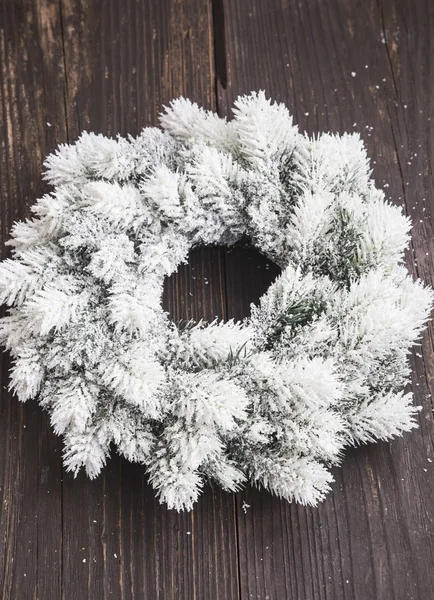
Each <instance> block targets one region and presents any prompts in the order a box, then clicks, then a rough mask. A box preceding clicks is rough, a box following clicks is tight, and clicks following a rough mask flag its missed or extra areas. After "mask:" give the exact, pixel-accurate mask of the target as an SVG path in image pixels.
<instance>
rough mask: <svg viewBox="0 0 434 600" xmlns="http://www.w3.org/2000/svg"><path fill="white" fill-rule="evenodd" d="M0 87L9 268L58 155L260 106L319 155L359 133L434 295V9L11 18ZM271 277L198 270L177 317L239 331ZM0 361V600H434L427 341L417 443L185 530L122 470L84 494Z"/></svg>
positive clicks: (237, 1) (248, 1)
mask: <svg viewBox="0 0 434 600" xmlns="http://www.w3.org/2000/svg"><path fill="white" fill-rule="evenodd" d="M0 68H1V70H0V194H1V198H0V200H1V202H0V234H1V242H2V245H1V247H2V252H3V256H5V250H4V246H3V242H4V241H5V239H6V238H7V232H8V230H9V228H10V226H11V224H12V222H13V220H15V219H18V218H22V217H24V216H25V215H26V214H27V213H28V207H29V206H30V205H31V204H32V203H33V201H34V199H35V198H36V197H37V196H38V195H40V194H41V192H43V191H44V184H43V183H42V182H41V179H40V171H41V165H42V161H43V157H44V156H45V155H46V154H47V153H48V152H49V151H51V150H52V149H53V148H54V147H55V146H56V144H57V143H59V142H66V141H73V140H74V139H76V137H77V135H78V134H79V132H80V131H81V130H82V129H88V130H94V131H97V132H102V133H106V134H110V135H115V134H116V133H121V134H126V133H128V132H129V133H132V134H135V133H137V132H138V131H139V130H140V129H141V127H143V126H146V125H151V124H156V122H157V116H158V112H159V110H160V108H161V105H162V104H164V103H167V102H168V101H169V100H170V99H171V98H172V97H175V96H178V95H180V94H184V95H186V96H189V97H190V98H192V99H194V100H196V101H197V102H199V103H201V104H203V105H204V106H206V107H207V108H213V109H218V111H219V112H220V114H222V115H226V114H228V111H229V107H230V105H231V103H232V102H233V100H234V99H235V98H236V96H237V95H238V94H240V93H244V92H249V91H251V90H254V89H260V88H264V89H265V90H266V91H267V93H268V94H270V95H271V96H272V97H273V98H275V99H277V100H281V101H284V102H285V103H286V104H287V105H288V106H289V107H290V109H291V111H292V112H293V114H294V118H295V121H296V122H297V123H298V124H299V125H300V127H301V128H302V129H305V130H307V131H309V132H310V133H312V132H315V131H326V130H327V131H335V132H343V131H346V130H350V131H352V130H358V131H360V132H361V133H362V136H363V138H364V140H365V142H366V144H367V146H368V149H369V153H370V155H371V156H372V157H373V160H374V161H375V162H374V163H373V168H374V176H375V178H376V180H377V182H378V183H379V184H380V185H388V187H387V188H386V191H387V193H388V195H390V197H391V198H392V200H393V201H395V202H397V203H401V204H402V205H403V206H404V207H405V210H406V212H407V213H408V214H409V215H410V216H411V217H412V218H413V223H414V227H413V235H412V247H411V252H409V254H408V266H409V268H410V269H411V270H412V271H413V273H414V274H415V275H416V276H420V277H422V278H423V279H424V280H425V281H427V282H428V283H431V284H433V283H434V264H433V263H434V221H433V212H434V198H433V163H432V157H433V150H434V148H433V139H434V137H433V126H434V104H433V102H432V100H431V98H432V95H433V91H434V89H433V87H434V84H433V81H434V5H433V3H432V2H431V0H413V1H412V2H407V1H406V0H366V1H365V2H361V1H359V0H330V1H328V2H324V1H321V0H305V1H304V2H296V1H295V0H294V1H293V0H266V1H265V0H214V1H212V0H137V1H134V0H122V2H121V1H119V0H110V1H104V0H60V1H57V0H56V1H50V0H2V1H0ZM353 74H354V75H353ZM275 274H276V271H275V269H274V267H273V266H269V265H267V264H266V261H264V259H262V258H261V257H260V256H258V255H257V254H255V253H251V252H248V251H246V250H243V249H234V250H230V251H227V250H224V249H218V248H217V249H216V248H211V249H203V250H200V251H197V252H195V253H193V255H192V257H191V260H190V263H189V265H188V266H187V267H185V268H182V269H180V272H179V273H178V274H177V275H176V276H174V277H173V278H172V279H171V281H169V282H168V284H167V286H166V293H165V302H166V306H167V308H168V309H169V310H170V312H171V314H172V315H173V317H174V318H175V319H179V318H191V317H193V318H197V319H198V318H201V317H204V318H208V319H210V318H213V317H214V316H215V315H219V316H221V317H224V318H230V317H234V318H241V317H243V316H245V315H246V314H248V310H249V303H250V302H251V301H256V300H257V299H258V297H259V295H260V294H261V293H262V292H263V291H264V289H266V287H267V286H268V284H269V282H270V281H271V280H272V278H273V277H274V276H275ZM1 361H2V364H1V366H2V387H1V392H2V393H1V402H0V413H1V415H0V501H1V505H0V596H1V598H3V599H5V600H6V599H7V600H9V599H19V600H23V599H25V600H26V599H27V598H35V599H38V600H51V599H62V600H81V599H84V598H91V599H96V600H100V599H102V598H113V599H117V598H119V599H124V600H128V599H129V598H146V599H148V598H149V599H152V600H153V599H154V598H160V599H162V600H166V599H174V600H175V599H176V600H178V599H180V600H184V599H185V600H193V599H195V600H196V599H197V600H208V599H209V600H214V599H216V600H232V599H235V598H237V599H242V600H247V599H250V598H254V599H259V598H260V599H265V598H268V599H269V600H286V599H291V600H292V599H294V600H295V599H297V600H311V599H312V600H317V599H320V600H323V599H324V600H326V599H327V600H340V599H343V598H345V599H348V600H352V599H357V600H371V599H372V600H377V599H381V600H389V599H395V600H403V599H414V600H430V599H431V598H434V524H433V521H434V502H433V495H434V494H433V490H434V443H433V442H434V428H433V413H432V399H431V395H430V394H431V393H433V389H432V388H433V377H434V357H433V328H432V326H430V328H429V331H428V332H427V334H426V335H425V337H424V341H423V345H422V349H416V350H415V352H414V353H413V355H412V366H413V373H414V376H413V389H414V392H415V396H416V402H417V404H420V405H422V406H423V410H422V411H421V412H420V416H419V423H420V428H419V430H418V431H414V432H412V433H411V434H408V435H406V436H405V437H404V438H403V439H400V440H396V441H395V442H393V443H392V444H390V445H387V444H377V445H373V446H368V447H363V448H359V449H357V450H354V451H351V452H349V453H348V455H347V457H346V459H345V462H344V464H343V467H342V469H340V470H336V472H335V477H336V483H335V484H334V486H333V492H332V494H330V496H329V497H328V499H327V500H326V501H325V502H324V503H323V504H322V505H321V506H320V507H319V508H316V509H311V508H303V507H300V506H295V505H289V504H287V503H285V502H282V501H279V500H277V499H275V498H273V497H271V496H270V495H269V494H267V493H265V492H258V491H256V490H252V489H249V488H247V489H245V490H244V491H242V492H240V493H239V494H236V495H230V494H226V493H224V492H221V491H220V490H218V489H211V488H209V489H207V490H206V492H205V493H204V495H203V496H202V498H201V500H200V501H199V503H198V505H197V507H196V509H195V510H194V511H193V512H192V513H190V514H177V513H174V512H170V511H167V510H166V509H165V508H163V507H160V506H159V504H158V503H157V502H156V501H155V499H154V497H153V493H152V491H151V489H150V488H149V486H147V484H146V482H145V478H144V477H143V472H142V469H141V468H140V467H139V466H137V465H130V464H129V463H127V462H126V461H124V460H121V459H119V458H118V457H115V456H114V457H113V458H112V459H111V460H110V462H109V464H108V466H107V468H106V469H105V471H104V473H103V475H101V476H100V477H99V478H98V479H97V480H96V481H93V482H89V481H87V480H86V478H85V477H84V476H79V477H78V478H77V479H76V480H74V479H73V478H72V477H71V476H70V475H69V474H67V473H64V471H63V468H62V464H61V452H62V445H61V441H60V440H59V439H58V438H56V437H55V436H54V434H53V433H52V432H51V430H50V426H49V420H48V418H47V415H45V414H44V413H42V411H41V410H40V409H39V408H38V406H37V404H36V403H34V402H30V403H28V404H26V405H21V404H19V403H18V402H17V401H16V400H15V399H14V398H11V396H10V394H8V392H7V382H8V368H9V359H8V356H7V355H1ZM431 461H433V462H431ZM246 504H247V505H249V507H246ZM243 505H244V509H243Z"/></svg>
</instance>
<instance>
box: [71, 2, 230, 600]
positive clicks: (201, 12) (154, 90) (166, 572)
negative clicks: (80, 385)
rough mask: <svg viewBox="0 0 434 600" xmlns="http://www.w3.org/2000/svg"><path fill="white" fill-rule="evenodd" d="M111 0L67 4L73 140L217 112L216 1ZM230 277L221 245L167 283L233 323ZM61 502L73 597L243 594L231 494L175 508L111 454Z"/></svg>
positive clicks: (169, 300)
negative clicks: (200, 109)
mask: <svg viewBox="0 0 434 600" xmlns="http://www.w3.org/2000/svg"><path fill="white" fill-rule="evenodd" d="M102 4H103V7H104V9H103V10H101V2H85V1H81V0H62V2H61V7H62V26H63V34H64V48H65V70H66V88H67V93H66V110H67V124H68V132H69V139H70V140H73V139H74V138H75V137H76V136H77V135H78V134H79V132H80V131H81V130H82V129H88V130H93V131H96V132H102V133H104V134H109V135H115V134H117V133H121V134H126V133H131V134H136V133H138V132H139V131H140V129H141V128H142V127H144V126H147V125H155V124H157V116H158V113H159V112H160V110H161V107H162V105H163V104H166V103H168V102H169V101H170V100H171V99H172V98H173V97H176V96H179V95H181V94H183V95H185V96H189V97H191V98H193V99H194V100H196V101H198V102H199V103H201V104H203V105H204V106H206V107H208V108H213V107H215V96H214V90H213V87H212V81H213V57H212V32H211V26H212V24H211V5H210V4H209V3H208V2H202V1H200V0H192V1H190V2H187V3H185V2H182V1H180V0H172V1H171V0H164V1H160V0H152V1H151V2H134V1H132V0H128V1H125V2H118V1H116V0H112V1H110V2H104V3H102ZM222 273H223V265H222V252H221V251H220V250H215V249H206V250H203V251H200V252H196V253H194V255H193V256H192V257H191V260H190V262H189V265H188V266H187V267H185V268H184V269H181V270H180V273H179V274H177V275H174V276H173V277H172V278H171V279H170V280H169V281H168V282H167V285H166V292H165V303H166V307H167V308H168V309H169V311H170V313H171V314H172V316H173V318H174V320H179V319H190V318H195V319H199V318H201V317H204V318H206V319H212V318H214V316H215V315H217V314H218V315H219V316H221V317H224V316H225V312H224V311H225V306H224V299H225V292H224V279H223V276H222ZM207 282H208V285H207ZM63 502H64V512H63V535H64V538H63V539H64V542H63V552H64V568H63V586H64V598H65V599H66V600H68V599H71V600H75V599H76V598H87V597H89V598H102V597H104V598H106V597H110V598H136V597H137V598H150V599H151V598H152V599H154V598H164V599H166V598H176V599H178V598H180V599H182V598H185V599H190V598H214V597H215V598H217V597H221V598H228V599H232V598H237V597H238V576H237V548H236V523H235V510H234V497H233V496H231V495H229V494H225V493H224V492H222V491H220V490H212V489H210V488H209V489H207V490H206V491H205V493H204V495H203V497H202V498H201V500H200V501H199V503H198V505H197V508H196V509H195V511H194V513H191V514H188V513H182V514H178V513H176V512H173V511H167V509H166V508H165V507H162V506H160V505H159V504H158V502H157V501H156V500H155V498H154V493H153V491H152V489H151V488H150V487H149V486H147V485H145V479H144V474H143V468H141V467H140V466H137V465H131V464H128V463H127V462H126V461H124V460H121V459H120V458H119V457H115V456H113V457H112V458H111V459H110V461H109V464H108V465H107V467H106V469H105V471H104V473H103V474H102V475H101V476H100V477H99V478H98V479H97V480H96V481H94V482H89V481H87V480H86V478H85V477H84V476H83V477H79V478H78V479H77V480H75V481H74V480H73V479H72V477H71V476H69V475H64V487H63ZM83 560H86V562H83Z"/></svg>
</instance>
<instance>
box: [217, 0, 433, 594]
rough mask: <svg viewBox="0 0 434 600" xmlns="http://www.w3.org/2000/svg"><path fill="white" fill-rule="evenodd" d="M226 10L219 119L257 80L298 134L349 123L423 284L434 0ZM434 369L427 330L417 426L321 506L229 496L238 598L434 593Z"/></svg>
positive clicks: (239, 0)
mask: <svg viewBox="0 0 434 600" xmlns="http://www.w3.org/2000/svg"><path fill="white" fill-rule="evenodd" d="M223 12H224V26H225V36H224V37H225V44H226V47H225V50H224V53H225V59H226V60H225V63H224V62H223V61H220V64H221V65H223V66H222V67H221V69H223V70H222V72H220V73H219V72H218V73H217V74H218V75H219V76H220V77H219V79H220V81H219V84H218V106H219V110H220V111H221V113H222V114H226V113H227V111H228V110H229V108H230V106H231V104H232V102H233V100H234V99H235V98H236V97H237V95H238V94H242V93H246V92H250V91H251V90H257V89H261V88H262V89H265V90H266V92H267V93H268V94H269V95H270V96H271V97H273V98H275V99H277V100H279V101H284V102H285V103H286V104H287V106H288V107H289V108H290V110H291V112H292V113H293V115H294V119H295V122H296V123H298V124H299V126H300V127H301V129H302V130H306V131H308V132H309V133H314V132H317V131H331V132H339V133H342V132H344V131H355V130H356V131H360V132H361V135H362V137H363V139H364V141H365V142H366V145H367V147H368V151H369V154H370V156H372V157H373V159H374V162H373V167H374V173H373V175H374V177H375V179H376V180H377V182H378V183H379V184H380V185H384V184H385V185H387V186H388V187H385V191H386V194H387V195H388V196H390V197H391V199H392V201H394V202H397V203H399V204H402V205H403V206H404V208H405V210H406V212H407V213H408V214H410V215H411V217H412V219H413V223H414V227H413V232H412V234H413V235H412V248H411V252H409V254H408V259H407V262H408V266H409V268H410V269H411V270H412V271H413V273H414V274H415V276H420V277H422V278H423V279H424V280H425V281H426V282H427V283H430V284H432V283H433V279H434V265H433V257H434V231H433V225H434V221H433V212H434V203H433V195H432V183H433V181H432V155H433V135H432V131H433V130H432V127H433V125H432V124H431V120H432V121H433V122H434V105H433V103H432V100H431V96H432V81H433V68H434V67H433V58H434V52H433V46H432V40H433V37H432V34H433V31H434V30H433V25H434V23H433V21H434V6H433V4H432V2H430V1H426V2H424V1H423V0H422V1H416V2H412V3H407V2H400V1H395V2H394V1H388V2H383V1H382V0H380V1H379V2H377V1H376V0H372V1H367V2H355V1H351V2H349V1H344V0H336V1H333V2H313V1H308V2H290V1H288V0H276V1H273V2H262V1H261V0H250V1H249V2H245V1H244V0H224V2H223ZM225 71H226V72H225ZM225 80H227V85H226V86H225ZM231 268H232V269H234V270H235V272H237V271H238V270H239V267H238V266H233V265H232V267H231ZM231 268H230V267H228V266H227V267H226V270H227V272H228V276H230V269H231ZM232 277H233V276H232ZM233 278H234V277H233ZM235 279H236V276H235ZM251 286H252V287H251V289H250V290H245V293H246V294H249V293H250V294H253V293H254V282H253V280H252V283H251ZM228 297H230V298H234V300H233V302H239V301H238V300H237V298H236V294H234V295H231V294H228ZM433 364H434V361H433V327H432V325H430V328H429V331H428V332H427V334H426V335H425V337H424V342H423V350H422V352H421V350H420V349H417V350H416V351H415V352H414V353H413V356H412V366H413V371H414V378H413V390H414V393H415V401H416V403H417V404H420V405H422V406H423V410H422V412H421V413H420V418H419V424H420V429H419V430H418V431H415V432H412V433H411V434H408V435H406V436H405V437H404V438H403V439H400V440H397V441H394V442H393V443H392V444H390V445H387V444H377V445H373V446H368V447H364V448H360V449H357V450H355V451H351V452H349V453H348V455H347V457H346V459H345V462H344V465H343V468H342V469H341V470H336V473H335V478H336V482H335V484H334V486H333V494H332V495H331V496H330V497H329V498H328V499H327V500H326V501H325V502H324V503H323V505H322V506H320V507H319V508H318V509H310V508H302V507H297V506H291V505H289V504H287V503H285V502H279V501H277V500H276V499H273V498H271V497H270V496H269V495H267V494H266V493H264V492H262V493H259V492H257V491H252V490H248V491H247V492H246V493H244V494H243V495H240V499H239V504H240V503H241V502H244V501H245V502H246V503H247V504H250V505H251V506H250V508H248V509H247V514H246V515H245V516H243V515H242V513H241V512H240V510H238V515H239V518H238V536H239V544H240V573H241V579H240V581H241V588H240V589H241V597H242V598H246V599H247V598H267V597H268V598H270V599H271V598H303V600H307V599H315V600H316V599H323V598H324V599H326V598H327V599H330V600H337V599H340V598H346V599H347V598H348V599H353V598H357V599H360V600H365V599H371V598H372V599H377V598H382V599H387V600H388V599H391V598H396V599H399V600H400V599H404V598H406V599H407V598H417V599H419V598H420V599H425V598H433V597H434V570H433V554H434V552H433V551H434V535H433V534H434V526H433V522H434V505H433V502H432V497H433V485H434V467H433V464H432V463H431V462H429V461H431V460H434V457H433V441H434V436H433V431H434V430H433V415H432V398H431V395H430V393H433V389H432V388H433Z"/></svg>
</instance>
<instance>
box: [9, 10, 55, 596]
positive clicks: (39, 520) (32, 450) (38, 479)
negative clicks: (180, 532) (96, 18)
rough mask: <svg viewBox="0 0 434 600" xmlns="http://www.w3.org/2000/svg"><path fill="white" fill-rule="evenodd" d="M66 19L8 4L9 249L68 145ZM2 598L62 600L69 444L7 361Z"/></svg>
mask: <svg viewBox="0 0 434 600" xmlns="http://www.w3.org/2000/svg"><path fill="white" fill-rule="evenodd" d="M62 64H63V62H62V41H61V28H60V19H59V15H58V13H57V9H56V7H55V6H53V3H52V2H48V1H45V0H40V1H33V2H32V1H23V2H20V3H13V2H2V3H0V65H1V71H0V196H1V203H0V241H1V253H2V256H3V257H4V256H5V255H6V252H5V247H4V242H5V241H6V238H7V236H8V231H9V229H10V227H11V225H12V222H13V221H14V220H16V219H18V218H23V217H24V216H25V215H26V214H27V209H28V207H29V206H30V204H32V203H33V202H34V200H35V198H36V197H38V196H39V195H40V194H41V193H42V192H43V191H45V190H44V186H43V185H42V183H41V177H40V171H41V162H42V159H43V157H44V155H45V154H46V153H48V152H49V151H51V150H52V149H53V148H54V146H55V145H56V143H58V142H61V141H65V140H66V128H65V114H64V104H63V93H64V76H63V75H64V74H63V69H62ZM0 360H1V373H2V384H1V400H0V413H1V416H0V429H1V431H0V439H1V451H0V537H1V546H0V596H1V597H2V598H5V599H6V598H7V599H8V600H9V599H11V600H12V599H14V598H16V599H22V598H60V597H61V560H62V532H61V530H62V522H61V518H62V510H61V509H62V493H61V458H60V456H61V442H60V440H59V439H57V438H56V437H55V436H54V435H53V433H52V432H51V428H50V426H49V419H48V416H47V415H46V414H44V413H42V411H41V410H40V409H39V408H38V406H37V405H36V402H28V403H27V404H25V405H23V404H20V403H19V402H18V401H17V400H16V399H15V398H11V395H10V394H9V393H8V391H7V384H8V379H9V377H8V370H9V367H10V362H9V359H8V357H7V356H6V355H4V354H3V353H2V354H1V359H0Z"/></svg>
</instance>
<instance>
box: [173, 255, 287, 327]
mask: <svg viewBox="0 0 434 600" xmlns="http://www.w3.org/2000/svg"><path fill="white" fill-rule="evenodd" d="M280 272H281V269H280V268H279V267H278V266H277V265H276V264H275V263H273V262H271V261H270V260H268V259H267V258H266V257H265V256H264V255H263V254H261V253H260V252H259V251H258V250H256V249H255V248H253V247H246V246H243V245H241V244H235V245H234V246H231V247H227V246H201V247H199V248H195V249H193V250H192V251H191V252H190V254H189V258H188V263H186V264H182V265H180V266H179V268H178V270H177V271H176V273H173V274H172V275H171V276H170V277H166V279H165V282H164V295H163V306H164V309H165V310H167V311H168V313H169V315H170V317H171V319H172V320H173V321H174V322H175V323H178V322H182V321H190V320H194V321H196V322H197V321H200V320H201V319H203V320H204V321H208V322H211V321H213V320H214V319H215V318H218V319H219V320H223V321H228V320H230V319H234V320H235V321H239V320H241V319H243V318H244V317H248V316H249V315H250V305H251V304H252V303H253V304H257V303H258V301H259V298H260V297H261V296H262V295H263V294H264V293H265V292H266V291H267V289H268V287H269V286H270V284H271V283H272V282H273V281H274V280H275V279H276V277H277V276H278V275H279V274H280Z"/></svg>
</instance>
